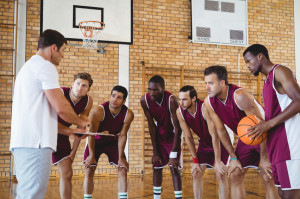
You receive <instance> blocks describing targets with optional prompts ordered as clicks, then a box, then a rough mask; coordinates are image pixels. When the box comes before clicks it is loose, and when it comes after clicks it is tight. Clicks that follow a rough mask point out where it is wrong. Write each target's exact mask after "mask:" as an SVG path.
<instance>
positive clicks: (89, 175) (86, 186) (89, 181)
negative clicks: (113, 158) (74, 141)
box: [83, 143, 102, 199]
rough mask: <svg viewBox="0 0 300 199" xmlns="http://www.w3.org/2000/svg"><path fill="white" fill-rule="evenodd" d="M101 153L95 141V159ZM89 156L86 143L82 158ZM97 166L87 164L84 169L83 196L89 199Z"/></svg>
mask: <svg viewBox="0 0 300 199" xmlns="http://www.w3.org/2000/svg"><path fill="white" fill-rule="evenodd" d="M101 154H102V149H101V148H100V146H98V144H97V143H95V159H96V161H97V162H98V160H99V158H100V155H101ZM88 156H89V148H88V145H86V147H85V151H84V160H86V158H87V157H88ZM96 168H97V166H96V165H95V166H89V167H88V168H86V169H85V175H84V180H83V191H84V198H86V199H91V198H92V194H93V191H94V174H95V171H96Z"/></svg>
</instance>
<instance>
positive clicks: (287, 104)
mask: <svg viewBox="0 0 300 199" xmlns="http://www.w3.org/2000/svg"><path fill="white" fill-rule="evenodd" d="M243 56H244V60H245V62H246V65H247V67H248V69H249V70H250V72H251V73H253V74H254V75H255V76H257V75H258V74H259V73H262V74H264V75H265V76H266V80H265V84H264V87H263V98H264V105H265V113H266V117H265V119H266V121H263V120H261V121H260V122H259V123H258V124H257V125H256V126H254V127H252V128H250V129H249V130H251V131H252V132H251V133H249V136H251V137H252V138H253V139H258V138H259V137H260V136H261V135H262V133H264V132H266V131H267V132H268V137H267V152H268V155H269V159H270V162H271V164H272V171H273V179H274V182H275V185H276V186H278V192H279V195H280V196H281V198H284V199H288V198H289V199H296V198H300V145H299V140H300V133H299V130H298V129H299V124H300V115H299V111H300V88H299V85H298V84H297V82H296V79H295V76H294V74H293V72H292V71H291V69H289V68H287V67H286V66H283V65H280V64H273V63H272V62H271V61H270V58H269V53H268V50H267V48H266V47H265V46H263V45H261V44H254V45H252V46H250V47H248V48H247V49H246V50H245V51H244V53H243Z"/></svg>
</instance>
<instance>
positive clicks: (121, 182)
mask: <svg viewBox="0 0 300 199" xmlns="http://www.w3.org/2000/svg"><path fill="white" fill-rule="evenodd" d="M118 192H119V198H120V199H127V198H128V192H127V169H126V168H125V167H120V168H119V169H118Z"/></svg>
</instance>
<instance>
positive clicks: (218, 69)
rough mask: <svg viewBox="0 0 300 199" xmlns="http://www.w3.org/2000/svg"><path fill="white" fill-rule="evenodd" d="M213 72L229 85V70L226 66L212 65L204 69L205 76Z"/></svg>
mask: <svg viewBox="0 0 300 199" xmlns="http://www.w3.org/2000/svg"><path fill="white" fill-rule="evenodd" d="M212 73H215V74H216V75H217V77H218V80H219V81H221V80H224V81H225V84H226V85H228V77H227V70H226V67H225V66H210V67H207V68H206V69H205V70H204V76H207V75H210V74H212Z"/></svg>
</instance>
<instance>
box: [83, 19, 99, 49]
mask: <svg viewBox="0 0 300 199" xmlns="http://www.w3.org/2000/svg"><path fill="white" fill-rule="evenodd" d="M78 25H79V28H80V30H81V33H82V35H83V39H82V41H83V43H82V47H84V48H86V49H97V48H98V46H97V42H98V37H99V35H100V34H101V32H102V30H103V29H104V27H105V24H104V23H103V22H100V21H82V22H79V24H78Z"/></svg>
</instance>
